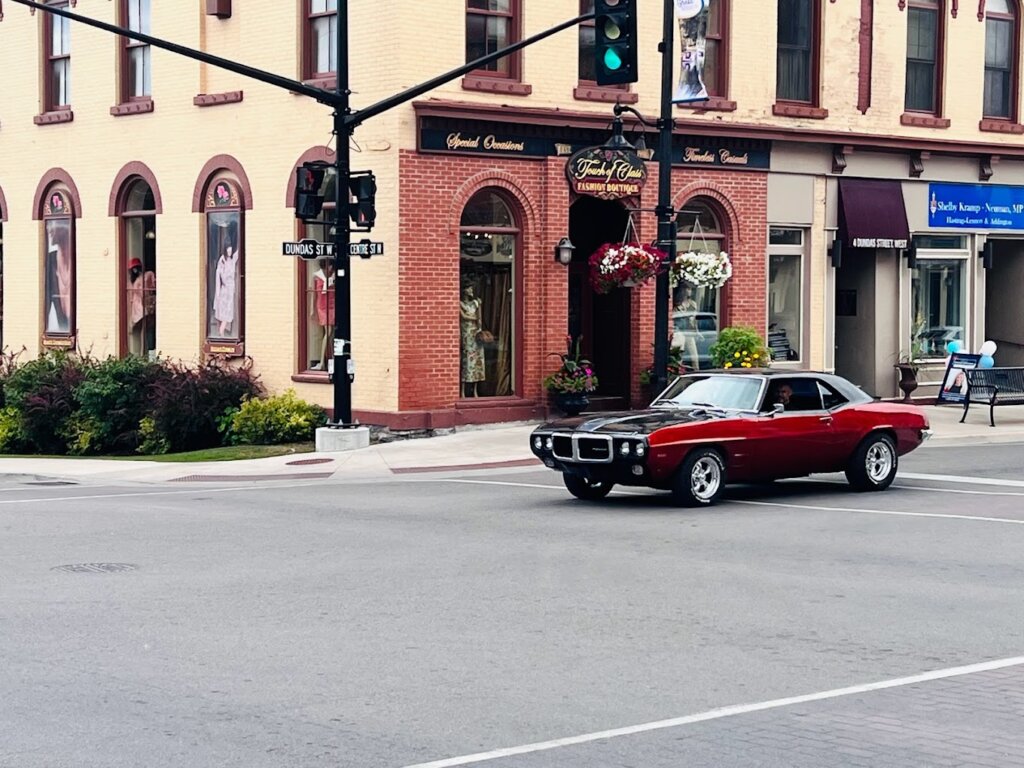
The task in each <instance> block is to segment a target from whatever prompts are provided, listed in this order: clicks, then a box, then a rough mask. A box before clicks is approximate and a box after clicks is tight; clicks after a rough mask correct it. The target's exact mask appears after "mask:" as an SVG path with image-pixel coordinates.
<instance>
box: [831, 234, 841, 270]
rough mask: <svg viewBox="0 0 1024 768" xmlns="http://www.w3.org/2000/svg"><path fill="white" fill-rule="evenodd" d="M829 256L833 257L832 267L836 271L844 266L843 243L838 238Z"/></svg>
mask: <svg viewBox="0 0 1024 768" xmlns="http://www.w3.org/2000/svg"><path fill="white" fill-rule="evenodd" d="M829 256H831V257H832V266H833V267H834V268H835V269H839V268H840V267H842V266H843V241H842V240H840V239H839V238H838V237H837V238H836V239H835V241H834V242H833V243H832V248H830V249H829Z"/></svg>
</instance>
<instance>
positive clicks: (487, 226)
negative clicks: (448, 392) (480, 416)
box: [459, 190, 519, 397]
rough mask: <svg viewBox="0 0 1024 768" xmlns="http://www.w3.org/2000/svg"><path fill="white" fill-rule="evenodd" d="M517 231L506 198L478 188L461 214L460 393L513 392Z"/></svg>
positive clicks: (463, 394)
mask: <svg viewBox="0 0 1024 768" xmlns="http://www.w3.org/2000/svg"><path fill="white" fill-rule="evenodd" d="M518 244H519V230H518V227H517V226H516V223H515V218H514V217H513V215H512V211H511V209H510V208H509V206H508V204H507V202H506V201H505V199H504V198H503V197H502V196H501V195H500V194H498V193H497V192H495V191H492V190H483V191H481V192H478V193H477V194H476V195H474V196H473V198H472V199H471V200H470V201H469V203H467V204H466V208H465V210H464V211H463V213H462V225H461V232H460V245H459V290H460V295H459V353H460V364H459V370H460V380H461V387H462V392H461V394H462V396H463V397H500V396H508V395H513V394H515V360H514V359H513V356H514V338H513V333H514V328H515V323H514V317H513V315H514V311H515V298H516V296H515V291H516V288H515V274H516V272H515V270H516V257H517V251H518Z"/></svg>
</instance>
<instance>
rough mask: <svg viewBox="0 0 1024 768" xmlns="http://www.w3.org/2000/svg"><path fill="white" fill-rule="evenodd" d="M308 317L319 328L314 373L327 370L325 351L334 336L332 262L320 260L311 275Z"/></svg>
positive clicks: (329, 346)
mask: <svg viewBox="0 0 1024 768" xmlns="http://www.w3.org/2000/svg"><path fill="white" fill-rule="evenodd" d="M310 317H311V318H312V319H314V320H315V321H316V324H317V327H318V328H319V338H320V359H319V360H317V362H316V363H314V365H313V370H314V371H322V370H326V369H327V360H328V355H327V351H328V349H330V348H331V341H332V339H333V336H334V262H332V261H331V260H330V259H320V269H318V270H317V272H316V274H315V275H313V309H312V311H311V312H310Z"/></svg>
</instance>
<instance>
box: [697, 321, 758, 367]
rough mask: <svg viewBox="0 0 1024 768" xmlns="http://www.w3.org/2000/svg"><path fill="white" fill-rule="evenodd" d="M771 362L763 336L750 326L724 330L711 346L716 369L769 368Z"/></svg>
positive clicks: (712, 362)
mask: <svg viewBox="0 0 1024 768" xmlns="http://www.w3.org/2000/svg"><path fill="white" fill-rule="evenodd" d="M771 360H772V355H771V352H770V351H769V350H768V348H767V347H766V346H765V344H764V339H763V338H761V334H759V333H758V332H757V331H756V330H754V329H753V328H750V327H749V326H745V325H738V326H733V327H731V328H723V329H722V330H721V331H720V332H719V333H718V340H717V341H716V342H715V343H714V344H712V345H711V364H712V365H713V366H714V367H715V368H767V367H768V366H769V365H771Z"/></svg>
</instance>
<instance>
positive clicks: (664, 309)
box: [654, 0, 676, 392]
mask: <svg viewBox="0 0 1024 768" xmlns="http://www.w3.org/2000/svg"><path fill="white" fill-rule="evenodd" d="M674 25H675V6H674V4H673V2H672V0H664V20H663V29H662V36H661V46H660V47H659V50H660V51H661V116H660V118H659V119H658V130H659V133H658V206H657V208H656V209H655V211H656V212H657V214H658V245H659V246H660V247H661V248H662V249H663V250H664V251H665V253H666V254H667V255H666V261H667V263H666V264H665V268H664V269H663V270H662V271H661V273H660V274H659V275H658V277H657V278H656V279H655V291H656V292H657V294H656V296H655V300H654V381H655V389H656V390H657V391H658V392H660V391H661V390H663V389H664V388H665V387H666V386H668V303H669V295H668V293H669V279H668V265H669V264H671V263H672V262H673V261H675V258H676V233H675V228H676V227H675V223H674V222H673V213H674V211H673V210H672V129H673V125H674V121H673V119H672V73H673V61H672V53H673V48H674V47H675V31H674Z"/></svg>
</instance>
